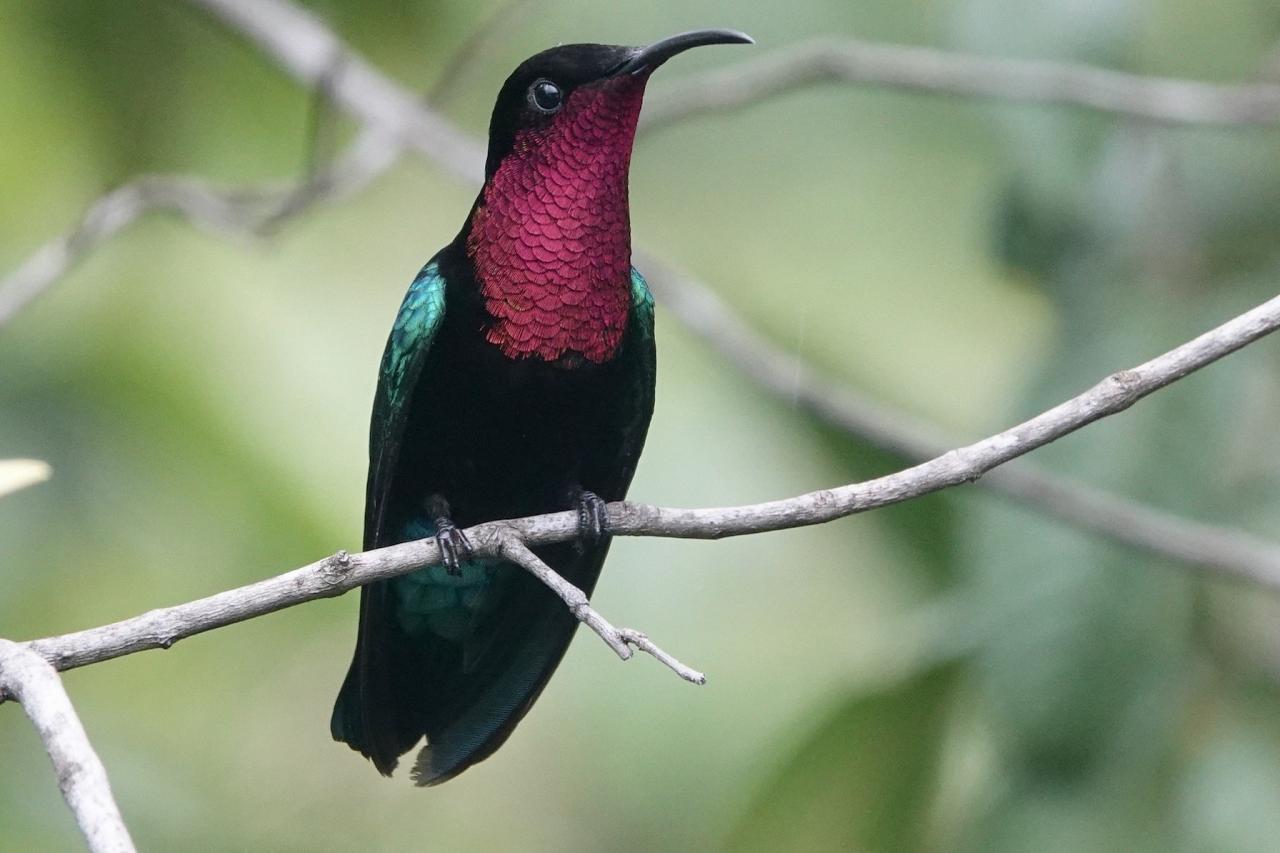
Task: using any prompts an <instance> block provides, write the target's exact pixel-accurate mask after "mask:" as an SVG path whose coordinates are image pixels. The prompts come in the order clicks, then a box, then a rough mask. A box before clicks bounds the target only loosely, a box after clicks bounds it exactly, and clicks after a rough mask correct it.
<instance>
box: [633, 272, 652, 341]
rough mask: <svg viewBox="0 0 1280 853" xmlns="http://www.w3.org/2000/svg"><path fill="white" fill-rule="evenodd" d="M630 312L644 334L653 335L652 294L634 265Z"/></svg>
mask: <svg viewBox="0 0 1280 853" xmlns="http://www.w3.org/2000/svg"><path fill="white" fill-rule="evenodd" d="M631 312H632V316H634V317H635V320H636V322H637V323H639V324H640V328H641V329H642V330H643V331H644V333H645V335H646V336H647V337H653V294H652V293H650V292H649V285H648V283H647V282H646V281H645V280H644V276H642V275H640V270H638V269H636V268H635V267H632V268H631Z"/></svg>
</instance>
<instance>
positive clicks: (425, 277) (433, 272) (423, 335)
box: [382, 261, 444, 406]
mask: <svg viewBox="0 0 1280 853" xmlns="http://www.w3.org/2000/svg"><path fill="white" fill-rule="evenodd" d="M443 319H444V276H442V275H440V270H439V267H438V266H437V265H436V263H435V262H434V261H432V262H431V263H429V264H427V265H426V266H425V267H423V268H422V271H421V272H419V273H418V277H417V278H415V279H414V280H413V284H411V285H409V292H408V293H406V294H405V297H404V302H402V303H401V304H400V312H399V313H398V314H396V322H395V325H393V326H392V327H391V338H390V339H389V340H388V341H387V351H386V354H385V355H384V357H383V359H382V380H383V383H384V387H385V388H386V390H387V392H388V396H389V397H390V400H389V402H390V403H391V404H392V405H393V406H394V405H397V404H399V403H400V402H402V398H403V395H404V392H405V385H406V383H405V382H404V379H405V374H406V373H407V372H408V370H409V366H410V365H411V364H412V363H413V361H414V358H415V357H416V356H418V355H420V354H421V353H423V352H424V351H425V350H426V349H427V347H429V346H430V345H431V340H432V338H434V337H435V335H436V332H437V331H438V330H439V328H440V322H441V320H443Z"/></svg>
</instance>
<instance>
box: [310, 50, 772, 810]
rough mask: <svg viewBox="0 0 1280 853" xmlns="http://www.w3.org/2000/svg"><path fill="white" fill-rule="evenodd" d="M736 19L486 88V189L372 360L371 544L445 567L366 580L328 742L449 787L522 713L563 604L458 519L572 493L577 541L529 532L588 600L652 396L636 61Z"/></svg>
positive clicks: (470, 520) (556, 636)
mask: <svg viewBox="0 0 1280 853" xmlns="http://www.w3.org/2000/svg"><path fill="white" fill-rule="evenodd" d="M751 41H752V40H751V38H750V37H748V36H746V35H744V34H742V33H739V32H736V31H732V30H719V29H715V30H698V31H694V32H687V33H681V34H679V35H675V36H671V37H670V38H665V39H662V40H661V41H658V42H655V43H653V44H650V45H648V46H644V47H627V46H621V45H604V44H569V45H562V46H559V47H555V48H551V49H550V50H545V51H543V52H541V53H538V54H536V55H534V56H532V57H530V58H529V59H527V60H525V61H524V62H523V63H521V64H520V66H519V67H517V68H516V70H515V71H514V72H513V73H512V74H511V76H510V77H508V78H507V80H506V82H505V83H504V84H503V86H502V89H501V90H500V91H499V93H498V97H497V102H496V104H495V106H494V109H493V116H492V119H491V121H490V125H489V146H488V156H487V160H486V164H485V181H484V187H483V188H482V189H481V190H480V193H479V195H478V196H477V197H476V200H475V203H474V204H473V205H472V207H471V211H470V213H469V214H468V215H467V218H466V221H465V222H464V223H463V226H462V230H461V231H459V232H458V235H457V236H456V237H455V238H454V239H453V241H452V242H451V243H449V245H447V246H445V247H444V248H443V249H441V250H440V251H439V252H437V253H436V255H435V256H434V257H433V258H431V260H430V261H428V262H427V264H426V266H424V267H423V268H422V270H421V271H420V272H419V273H418V275H417V277H416V278H415V279H414V280H413V282H412V283H411V284H410V285H409V290H408V293H407V294H406V296H405V297H404V301H403V303H402V304H401V306H400V310H399V313H398V314H397V315H396V318H395V322H394V324H393V326H392V328H391V334H390V337H389V339H388V340H387V345H386V349H385V351H384V353H383V356H382V362H381V367H380V371H379V375H378V383H377V390H376V392H375V397H374V404H373V416H372V423H371V425H370V434H369V477H368V485H367V491H366V502H365V521H364V546H365V549H366V550H368V549H372V548H380V547H383V546H386V545H392V544H395V543H398V542H405V541H410V540H414V539H421V538H426V537H435V539H436V541H437V542H438V543H439V545H440V553H441V560H442V564H441V565H436V566H428V567H425V568H422V569H419V570H417V571H415V572H413V573H411V574H408V575H404V576H402V577H398V578H393V579H391V580H386V581H379V582H376V583H372V584H369V585H367V586H365V587H363V588H362V590H361V593H360V627H359V633H358V636H357V640H356V649H355V654H354V657H353V659H352V662H351V667H350V669H349V671H348V672H347V676H346V680H345V681H344V682H343V684H342V689H341V691H340V692H339V694H338V699H337V702H336V703H335V705H334V709H333V716H332V719H331V722H330V729H331V732H332V734H333V737H334V739H335V740H337V741H342V742H345V743H347V744H348V745H349V746H350V747H351V748H352V749H354V750H356V751H357V752H360V753H361V754H363V755H364V756H365V757H367V758H369V759H370V760H371V761H372V762H373V764H374V766H375V767H376V768H377V769H378V771H379V772H381V773H382V774H383V775H388V776H389V775H391V773H392V771H393V770H394V769H395V768H396V765H397V764H398V763H399V760H400V757H401V756H403V755H404V754H405V753H407V752H409V751H410V750H411V749H413V748H414V747H415V746H416V745H417V744H419V743H420V742H422V741H423V740H424V739H425V745H424V746H423V747H422V748H421V750H420V751H419V752H418V755H417V758H416V761H415V763H414V767H413V772H412V778H413V779H414V781H415V782H416V783H417V784H419V785H435V784H439V783H441V782H445V781H447V780H449V779H452V778H453V777H455V776H457V775H458V774H459V773H461V772H463V771H464V770H466V769H467V768H468V767H471V766H472V765H474V764H476V763H477V762H479V761H482V760H484V759H485V758H487V757H489V756H490V755H492V754H493V753H494V751H495V750H497V749H498V748H499V747H500V746H501V745H502V744H503V742H505V741H506V739H507V738H508V736H510V734H511V732H512V730H513V729H514V728H515V726H516V724H517V723H519V722H520V720H521V719H522V718H523V717H524V715H525V714H526V713H528V711H529V709H530V707H531V706H532V705H533V703H534V702H535V701H536V700H537V698H538V696H539V694H540V693H541V692H542V689H543V688H544V687H545V686H546V684H547V681H548V680H549V679H550V678H551V675H552V673H553V672H554V671H555V669H556V667H557V665H558V664H559V663H560V659H561V658H562V657H563V656H564V653H565V650H566V649H567V648H568V646H569V642H570V640H571V639H572V638H573V633H574V630H575V629H576V627H577V624H578V623H577V620H576V619H575V618H574V616H573V615H572V614H571V613H570V612H569V610H568V608H567V607H565V605H564V603H563V602H562V601H561V600H560V599H559V598H558V597H557V596H556V595H555V594H554V593H553V592H552V591H551V590H549V589H547V588H546V587H545V586H543V584H542V583H541V582H540V581H538V580H537V579H536V578H535V577H534V576H532V575H531V574H529V573H528V572H526V571H524V570H523V569H521V568H520V567H518V566H515V565H512V564H508V563H503V562H502V561H500V560H496V559H487V558H486V559H480V558H473V555H472V553H471V546H470V543H469V542H468V541H467V539H466V537H465V535H464V534H463V533H462V529H463V528H466V527H469V526H471V525H474V524H478V523H480V522H485V521H493V520H497V519H503V518H517V517H520V516H526V515H536V514H541V513H547V512H559V511H563V510H566V509H573V510H576V511H577V513H578V521H579V537H578V540H577V541H575V542H570V543H562V544H558V545H549V546H545V547H539V548H536V549H535V552H536V553H537V554H538V556H539V557H541V558H542V559H543V560H544V561H545V562H546V563H547V564H548V565H550V566H552V567H553V568H555V569H556V570H557V571H558V572H559V573H560V574H561V575H563V576H564V577H565V578H566V579H567V580H568V581H569V582H570V583H573V584H574V585H575V586H577V587H579V588H580V589H581V590H582V591H583V592H585V593H586V594H588V595H590V594H591V591H592V589H593V588H594V587H595V584H596V580H597V578H598V577H599V575H600V570H601V567H602V565H603V564H604V560H605V556H606V554H607V553H608V550H609V535H608V530H607V528H606V524H605V512H604V507H605V503H606V502H608V501H617V500H622V499H623V498H624V497H625V496H626V493H627V487H628V486H629V485H630V483H631V478H632V475H633V474H634V473H635V470H636V464H637V462H638V460H639V458H640V451H641V449H642V448H643V446H644V441H645V435H646V433H647V431H648V428H649V419H650V417H651V415H652V413H653V400H654V381H655V375H656V350H655V344H654V317H653V298H652V296H651V295H650V293H649V288H648V286H647V285H646V284H645V281H644V278H643V277H642V276H641V275H640V273H639V272H638V271H636V269H635V268H634V267H632V266H631V222H630V211H629V207H628V196H627V192H628V187H627V183H628V172H629V168H630V161H631V148H632V143H633V141H634V139H635V132H636V122H637V120H638V118H639V115H640V107H641V102H642V100H643V98H644V91H645V86H646V84H647V83H648V81H649V76H650V75H651V74H652V73H653V72H654V70H656V69H657V68H658V67H659V66H661V65H662V64H663V63H664V62H666V61H667V60H668V59H670V58H671V57H673V56H675V55H676V54H679V53H682V52H684V51H686V50H689V49H690V48H694V47H699V46H702V45H714V44H735V43H751Z"/></svg>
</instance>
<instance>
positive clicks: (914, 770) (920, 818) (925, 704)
mask: <svg viewBox="0 0 1280 853" xmlns="http://www.w3.org/2000/svg"><path fill="white" fill-rule="evenodd" d="M957 672H958V667H957V666H956V665H954V664H952V665H945V666H940V667H935V668H933V669H929V670H925V671H923V672H921V673H919V674H917V675H916V676H914V677H912V678H910V679H908V680H906V681H903V682H901V683H899V684H895V685H893V686H892V687H889V688H887V689H884V690H881V691H876V692H872V693H857V694H854V695H852V696H849V697H848V698H846V699H845V700H844V701H843V702H841V703H840V704H839V705H838V706H837V707H836V708H835V709H834V710H833V711H832V712H831V713H830V715H829V716H828V717H827V719H826V720H825V721H823V722H822V723H821V724H819V725H818V727H817V728H816V729H815V730H814V731H813V732H812V733H811V734H810V735H809V736H808V737H807V738H805V740H804V741H803V742H802V743H800V744H799V745H798V746H796V747H795V749H794V752H793V753H792V754H791V755H790V756H789V757H788V758H787V759H786V760H785V761H784V762H783V763H782V766H781V767H780V768H779V769H778V771H777V772H776V773H775V775H774V776H773V778H772V779H771V780H770V781H769V782H768V783H767V784H766V786H765V787H764V789H763V790H762V791H760V792H759V794H757V796H756V797H755V800H754V802H753V803H752V804H751V806H750V808H749V809H748V811H747V814H746V816H745V817H744V818H743V819H742V820H741V821H740V822H739V824H738V825H737V827H736V828H735V829H734V831H733V834H732V836H731V837H730V842H729V844H728V849H730V850H734V851H756V850H759V851H779V850H804V851H821V850H844V851H868V853H870V852H871V851H885V853H910V851H912V850H919V849H921V845H922V842H923V840H924V836H925V833H926V829H927V826H928V819H929V812H930V805H931V804H932V802H933V795H934V793H935V787H936V770H937V767H938V764H939V758H940V754H941V751H942V742H943V736H944V730H945V727H946V726H945V724H946V720H947V711H948V710H949V708H950V700H951V697H952V695H953V687H954V686H955V683H956V677H957Z"/></svg>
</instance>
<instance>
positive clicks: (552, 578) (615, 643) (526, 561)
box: [496, 528, 707, 684]
mask: <svg viewBox="0 0 1280 853" xmlns="http://www.w3.org/2000/svg"><path fill="white" fill-rule="evenodd" d="M496 538H497V543H498V546H497V547H498V555H499V556H501V557H504V558H506V559H508V560H510V561H511V562H513V563H515V564H516V565H518V566H520V567H521V568H522V569H524V570H525V571H527V572H529V573H530V574H532V575H533V576H534V577H536V578H537V579H538V580H540V581H542V582H543V583H544V584H546V585H547V587H548V588H549V589H550V590H551V591H552V592H554V593H555V594H556V595H558V596H560V600H561V601H563V602H564V603H565V605H566V606H567V607H568V608H569V612H570V613H572V614H573V616H574V618H575V619H577V620H578V621H579V622H581V623H583V624H584V625H586V626H587V627H588V628H590V629H591V630H592V631H595V632H596V634H597V635H598V636H599V637H600V639H602V640H604V642H605V645H607V646H608V647H609V648H611V649H613V650H614V652H615V653H616V654H617V655H618V657H620V658H621V659H622V660H630V659H631V648H632V647H633V646H634V647H635V648H638V649H640V651H642V652H647V653H648V654H651V655H653V656H654V657H655V658H657V659H658V660H659V661H661V662H662V663H663V664H666V665H667V666H668V667H670V669H671V671H672V672H674V673H675V674H676V675H678V676H680V677H681V678H683V679H684V680H685V681H688V682H689V683H691V684H706V683H707V677H706V676H705V675H703V674H702V673H700V672H698V671H697V670H696V669H692V668H690V667H688V666H685V665H684V664H682V663H681V662H680V661H678V660H676V659H675V658H674V657H672V656H671V655H669V654H667V653H666V652H664V651H663V650H662V649H660V648H658V646H657V645H655V644H654V642H653V641H652V640H650V639H649V637H648V635H646V634H643V633H641V632H640V631H637V630H635V629H633V628H616V627H614V625H613V624H612V623H611V622H610V621H609V620H608V619H605V618H604V617H603V616H601V615H600V614H599V613H597V612H596V611H595V610H594V609H593V608H592V607H591V602H590V601H589V600H588V599H587V596H586V593H584V592H583V591H582V590H580V589H578V588H577V587H576V586H574V585H573V584H571V583H569V582H568V581H567V580H565V579H564V577H563V576H561V575H560V574H559V573H558V572H556V570H555V569H553V568H551V567H550V566H548V565H547V564H546V563H545V562H543V561H542V559H541V558H540V557H538V555H537V554H535V553H533V551H532V550H530V548H529V546H528V545H526V544H524V542H522V541H521V539H520V536H519V535H518V534H516V532H515V531H513V530H511V529H510V528H499V529H498V534H497V537H496Z"/></svg>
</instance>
